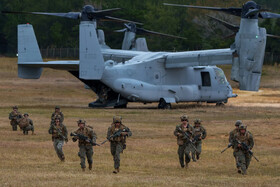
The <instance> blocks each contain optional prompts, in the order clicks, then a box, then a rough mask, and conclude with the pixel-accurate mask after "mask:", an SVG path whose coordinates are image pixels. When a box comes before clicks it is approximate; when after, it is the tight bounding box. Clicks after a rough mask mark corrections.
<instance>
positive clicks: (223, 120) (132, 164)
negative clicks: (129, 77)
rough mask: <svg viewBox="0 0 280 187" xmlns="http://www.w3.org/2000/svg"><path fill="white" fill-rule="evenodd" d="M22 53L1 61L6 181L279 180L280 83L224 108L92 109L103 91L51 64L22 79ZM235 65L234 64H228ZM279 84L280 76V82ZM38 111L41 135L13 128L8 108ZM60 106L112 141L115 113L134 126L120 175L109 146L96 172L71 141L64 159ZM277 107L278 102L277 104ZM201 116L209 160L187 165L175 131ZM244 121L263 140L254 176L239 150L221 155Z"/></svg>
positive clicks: (97, 158)
mask: <svg viewBox="0 0 280 187" xmlns="http://www.w3.org/2000/svg"><path fill="white" fill-rule="evenodd" d="M15 61H16V60H15V59H7V58H2V59H0V67H1V70H0V77H1V79H0V80H1V82H0V100H1V107H0V158H1V163H0V184H1V185H0V186H254V187H255V186H279V185H280V172H279V171H280V134H279V131H280V125H279V122H280V114H279V112H278V110H279V107H280V106H279V100H280V99H279V95H280V93H279V87H278V86H276V87H275V88H274V87H267V88H263V87H262V89H261V90H262V91H261V92H258V93H249V92H241V91H237V90H236V92H237V93H238V94H239V97H238V98H236V99H231V100H229V103H228V104H227V105H225V106H224V107H215V106H214V105H206V104H202V105H200V106H198V105H195V104H184V103H183V104H178V105H174V109H173V110H157V109H156V104H151V105H142V104H138V103H132V104H129V105H128V109H117V110H116V109H89V108H87V104H88V103H89V102H91V101H93V100H94V97H95V95H94V94H93V93H92V92H91V91H89V90H85V89H84V88H83V84H81V83H80V82H79V81H78V80H76V79H75V78H74V77H72V76H71V75H70V74H68V73H66V72H63V71H54V70H45V71H44V73H43V76H42V78H41V79H39V80H23V79H18V78H17V77H16V63H15ZM226 70H227V67H226ZM264 70H265V72H267V73H266V74H265V75H264V78H263V80H264V81H263V82H262V85H265V82H266V81H267V82H269V83H270V82H273V81H275V80H277V78H278V75H277V76H276V78H275V77H274V76H271V75H270V74H271V71H272V72H274V71H275V68H271V67H265V68H264ZM275 82H277V81H275ZM15 104H17V105H19V107H20V109H19V110H20V111H21V112H28V113H30V117H31V119H33V121H34V124H35V131H36V134H37V135H35V136H31V135H28V136H23V135H21V134H22V132H20V131H17V132H13V131H11V126H10V125H9V120H8V114H9V112H10V110H11V106H12V105H15ZM57 104H58V105H60V106H61V107H62V111H63V112H64V115H65V124H66V126H67V128H68V130H69V131H73V130H75V129H76V128H77V126H76V120H77V119H78V118H80V117H81V118H85V119H86V121H87V122H88V124H90V125H93V126H94V129H95V131H96V133H97V135H98V142H101V141H103V140H104V139H105V135H106V131H107V127H108V126H109V125H110V123H111V119H112V116H113V115H116V114H117V115H121V116H123V118H124V124H126V125H127V126H128V127H130V129H131V130H132V132H133V136H132V137H131V138H129V139H128V145H127V150H125V152H124V154H122V155H121V173H120V174H118V175H114V174H112V170H113V160H112V156H111V155H110V151H109V144H108V143H107V144H105V145H104V146H102V147H95V148H94V151H95V154H94V169H93V171H88V170H87V171H86V172H85V173H83V172H81V169H80V165H79V157H78V156H77V152H78V146H77V143H73V142H69V143H68V144H66V145H65V146H64V152H65V155H66V162H65V163H60V161H59V160H58V158H57V157H56V155H55V152H54V150H53V147H52V142H51V140H50V135H49V134H48V133H47V130H48V127H49V121H50V115H51V113H52V112H53V110H54V106H55V105H57ZM271 106H273V107H271ZM183 113H186V114H188V115H189V116H190V118H191V120H193V119H195V118H201V119H202V120H203V121H204V122H203V124H204V127H205V128H206V129H207V131H208V137H207V139H206V140H205V141H204V142H203V153H202V157H201V160H199V162H196V163H193V162H192V163H191V164H190V167H189V169H181V168H180V167H179V163H178V158H177V145H176V139H175V137H174V136H173V130H174V128H175V125H176V124H178V122H179V116H180V115H181V114H183ZM237 119H242V120H243V121H244V122H245V123H246V124H247V125H248V128H249V130H250V131H251V132H252V133H253V134H254V138H255V148H254V152H255V155H256V156H257V157H258V158H259V159H260V161H261V162H259V163H257V162H256V161H255V160H252V162H251V166H250V168H249V171H248V175H247V176H241V175H238V174H237V173H236V170H235V167H234V166H235V164H234V159H233V156H232V150H227V151H226V152H225V153H223V154H220V151H221V150H222V149H223V148H225V146H226V145H227V139H228V132H229V131H230V130H231V129H232V128H233V127H234V122H235V121H236V120H237Z"/></svg>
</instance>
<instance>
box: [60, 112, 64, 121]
mask: <svg viewBox="0 0 280 187" xmlns="http://www.w3.org/2000/svg"><path fill="white" fill-rule="evenodd" d="M60 116H61V118H60V119H61V122H63V121H64V115H63V113H62V112H60Z"/></svg>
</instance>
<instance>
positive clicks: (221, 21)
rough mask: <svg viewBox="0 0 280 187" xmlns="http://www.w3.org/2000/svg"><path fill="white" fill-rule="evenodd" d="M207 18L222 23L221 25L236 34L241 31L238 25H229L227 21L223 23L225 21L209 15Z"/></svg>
mask: <svg viewBox="0 0 280 187" xmlns="http://www.w3.org/2000/svg"><path fill="white" fill-rule="evenodd" d="M207 16H208V17H209V18H211V19H213V20H215V21H217V22H219V23H221V24H222V25H224V26H225V27H226V28H228V29H229V30H232V31H233V32H235V33H237V32H238V30H239V26H237V25H233V24H230V23H228V22H226V21H223V20H221V19H218V18H215V17H212V16H209V15H207Z"/></svg>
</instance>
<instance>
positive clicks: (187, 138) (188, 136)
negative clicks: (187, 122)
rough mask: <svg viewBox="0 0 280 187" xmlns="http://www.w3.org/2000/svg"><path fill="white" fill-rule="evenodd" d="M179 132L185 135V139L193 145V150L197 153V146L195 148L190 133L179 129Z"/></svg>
mask: <svg viewBox="0 0 280 187" xmlns="http://www.w3.org/2000/svg"><path fill="white" fill-rule="evenodd" d="M179 131H180V132H182V133H183V134H184V137H183V139H186V140H187V141H188V142H189V143H190V144H191V146H192V148H193V149H194V150H195V151H197V149H196V148H195V146H194V144H193V142H192V140H191V138H190V135H189V133H188V132H184V131H183V130H182V129H181V128H179Z"/></svg>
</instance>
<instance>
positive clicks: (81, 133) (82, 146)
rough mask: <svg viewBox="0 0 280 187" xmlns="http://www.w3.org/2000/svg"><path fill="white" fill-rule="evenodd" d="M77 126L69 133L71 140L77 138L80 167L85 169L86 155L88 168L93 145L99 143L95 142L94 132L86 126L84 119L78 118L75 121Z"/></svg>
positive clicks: (90, 164)
mask: <svg viewBox="0 0 280 187" xmlns="http://www.w3.org/2000/svg"><path fill="white" fill-rule="evenodd" d="M77 123H78V126H79V128H78V129H77V130H76V131H74V133H71V134H70V136H74V137H73V138H72V140H73V142H76V141H77V140H78V139H79V153H78V155H79V157H80V159H81V163H80V164H81V168H82V171H85V168H86V163H85V162H86V157H87V161H88V169H89V170H91V169H92V163H93V160H92V156H93V147H92V146H95V145H99V144H97V143H96V139H97V136H96V133H95V132H94V131H93V129H92V128H89V127H88V126H86V121H85V120H82V119H80V120H78V121H77Z"/></svg>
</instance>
